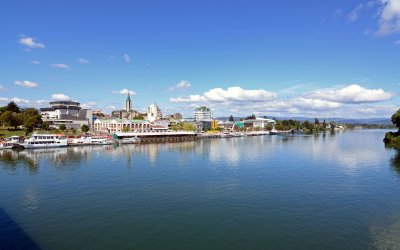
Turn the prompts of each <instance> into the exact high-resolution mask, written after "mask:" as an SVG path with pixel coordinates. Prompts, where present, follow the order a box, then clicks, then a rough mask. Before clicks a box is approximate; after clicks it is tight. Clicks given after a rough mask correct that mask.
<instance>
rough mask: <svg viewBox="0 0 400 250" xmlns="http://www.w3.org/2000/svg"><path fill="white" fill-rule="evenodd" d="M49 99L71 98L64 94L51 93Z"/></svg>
mask: <svg viewBox="0 0 400 250" xmlns="http://www.w3.org/2000/svg"><path fill="white" fill-rule="evenodd" d="M51 100H52V101H69V100H71V98H69V96H67V95H64V94H61V93H60V94H53V95H51Z"/></svg>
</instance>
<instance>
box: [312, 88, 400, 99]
mask: <svg viewBox="0 0 400 250" xmlns="http://www.w3.org/2000/svg"><path fill="white" fill-rule="evenodd" d="M306 96H307V97H308V98H312V99H320V100H327V101H332V102H339V103H371V102H382V101H386V100H389V99H390V98H392V97H393V96H394V94H393V93H388V92H385V91H384V90H383V89H366V88H363V87H361V86H360V85H357V84H352V85H350V86H347V87H344V88H341V89H323V90H317V91H315V92H313V93H310V94H308V95H306Z"/></svg>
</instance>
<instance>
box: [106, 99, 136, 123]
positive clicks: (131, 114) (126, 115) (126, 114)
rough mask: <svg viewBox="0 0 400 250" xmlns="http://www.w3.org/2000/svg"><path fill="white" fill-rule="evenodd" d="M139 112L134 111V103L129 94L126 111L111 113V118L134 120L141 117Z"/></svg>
mask: <svg viewBox="0 0 400 250" xmlns="http://www.w3.org/2000/svg"><path fill="white" fill-rule="evenodd" d="M139 115H140V114H139V112H138V111H136V110H132V101H131V96H130V95H129V93H128V97H127V98H126V101H125V109H124V110H116V111H113V112H112V113H111V116H112V117H114V118H119V119H134V118H135V117H137V116H139Z"/></svg>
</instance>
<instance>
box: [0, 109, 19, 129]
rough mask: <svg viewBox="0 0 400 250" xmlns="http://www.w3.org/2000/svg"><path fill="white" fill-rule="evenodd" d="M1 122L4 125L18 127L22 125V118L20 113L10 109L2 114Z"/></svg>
mask: <svg viewBox="0 0 400 250" xmlns="http://www.w3.org/2000/svg"><path fill="white" fill-rule="evenodd" d="M0 122H1V123H2V124H4V125H8V126H11V127H14V129H17V127H18V126H19V125H22V119H21V117H20V115H18V114H17V113H15V112H12V111H10V110H7V111H5V112H3V113H2V114H1V116H0Z"/></svg>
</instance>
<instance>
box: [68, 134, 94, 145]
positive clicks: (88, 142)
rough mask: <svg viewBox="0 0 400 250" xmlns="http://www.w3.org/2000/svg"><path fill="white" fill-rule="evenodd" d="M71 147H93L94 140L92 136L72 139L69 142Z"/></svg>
mask: <svg viewBox="0 0 400 250" xmlns="http://www.w3.org/2000/svg"><path fill="white" fill-rule="evenodd" d="M68 145H70V146H86V145H93V142H92V138H91V137H90V136H81V137H78V138H71V139H69V141H68Z"/></svg>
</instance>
